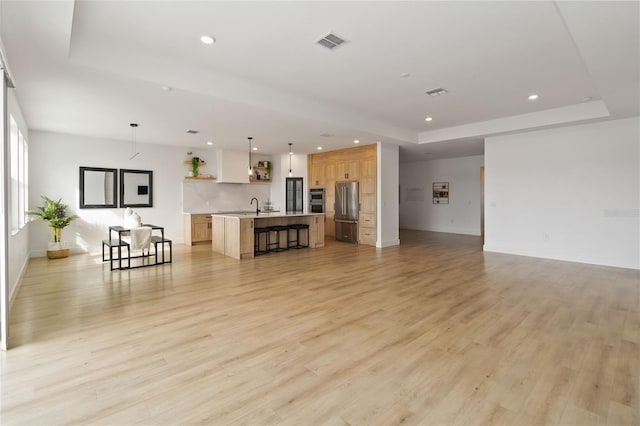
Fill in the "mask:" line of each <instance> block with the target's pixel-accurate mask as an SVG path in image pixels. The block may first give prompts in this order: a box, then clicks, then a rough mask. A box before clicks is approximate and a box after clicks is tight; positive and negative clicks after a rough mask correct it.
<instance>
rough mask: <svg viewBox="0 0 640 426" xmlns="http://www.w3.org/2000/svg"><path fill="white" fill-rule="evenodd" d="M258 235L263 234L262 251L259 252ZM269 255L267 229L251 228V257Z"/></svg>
mask: <svg viewBox="0 0 640 426" xmlns="http://www.w3.org/2000/svg"><path fill="white" fill-rule="evenodd" d="M260 234H264V235H265V237H264V250H260ZM267 253H269V228H253V255H254V256H258V255H261V254H267Z"/></svg>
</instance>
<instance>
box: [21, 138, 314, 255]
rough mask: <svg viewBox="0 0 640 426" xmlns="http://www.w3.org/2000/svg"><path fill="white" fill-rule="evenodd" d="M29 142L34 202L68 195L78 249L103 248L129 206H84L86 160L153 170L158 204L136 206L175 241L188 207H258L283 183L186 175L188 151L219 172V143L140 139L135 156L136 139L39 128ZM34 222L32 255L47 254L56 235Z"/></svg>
mask: <svg viewBox="0 0 640 426" xmlns="http://www.w3.org/2000/svg"><path fill="white" fill-rule="evenodd" d="M29 148H30V157H29V163H30V164H29V167H30V175H29V179H30V191H29V205H30V208H35V207H36V206H38V205H40V203H41V200H40V196H41V195H47V196H48V197H51V198H56V199H57V198H60V197H62V198H63V202H65V203H66V204H68V205H69V210H70V212H72V213H74V214H76V215H78V216H79V219H77V220H75V221H73V222H72V223H71V225H70V226H69V227H67V228H65V230H64V231H63V239H64V240H67V241H68V242H69V246H70V248H71V249H72V251H73V252H91V253H99V252H101V249H102V248H101V241H102V240H103V239H105V238H106V237H107V227H108V226H109V225H117V224H121V223H122V215H123V212H124V210H123V209H120V208H118V209H79V194H78V184H79V167H80V166H91V167H108V168H117V169H140V170H153V207H152V208H134V210H135V211H137V212H138V213H139V214H140V216H141V218H142V221H143V222H146V223H153V224H156V225H161V226H164V227H165V235H166V236H167V238H170V239H172V240H173V241H174V242H175V243H182V242H183V241H184V234H183V233H184V227H183V214H182V212H183V211H184V212H189V213H208V212H213V211H224V210H251V209H252V208H255V207H252V206H251V204H250V200H251V198H252V197H257V198H258V199H259V200H260V205H261V206H263V205H264V202H265V201H268V200H269V198H270V196H271V187H272V186H276V185H278V184H277V182H274V183H272V184H262V183H256V184H221V183H216V182H215V181H205V180H202V181H194V180H185V179H184V177H185V176H186V175H187V174H188V172H189V170H191V166H190V165H188V164H184V161H185V160H188V159H189V158H190V157H191V155H189V154H188V152H191V153H192V155H193V156H198V157H200V158H201V159H202V160H205V161H206V162H207V164H206V165H205V166H201V167H200V170H199V172H200V174H201V175H212V176H216V173H217V170H216V150H215V149H213V148H211V149H206V148H205V149H185V148H181V147H172V146H165V145H153V144H140V143H139V144H138V151H139V152H140V153H141V154H140V155H138V156H137V157H135V158H134V159H133V160H129V157H130V156H131V143H130V142H123V141H115V140H108V139H96V138H89V137H84V136H74V135H67V134H59V133H51V132H37V131H34V132H32V133H31V140H30V145H29ZM252 157H253V161H254V162H257V161H258V160H271V157H269V156H264V155H256V154H253V155H252ZM287 164H288V162H287ZM305 164H306V162H305ZM305 170H306V166H305ZM287 172H288V168H287ZM305 173H306V171H305ZM275 176H276V175H275V171H274V177H275ZM305 176H306V174H305ZM283 185H284V184H283ZM28 227H29V228H32V230H31V232H30V234H31V235H30V242H29V248H30V250H31V254H32V256H44V255H45V251H46V247H47V242H48V241H49V238H50V232H49V230H48V227H47V226H46V224H44V223H42V221H34V222H31V223H30V224H29V226H28Z"/></svg>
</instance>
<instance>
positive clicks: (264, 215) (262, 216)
mask: <svg viewBox="0 0 640 426" xmlns="http://www.w3.org/2000/svg"><path fill="white" fill-rule="evenodd" d="M211 216H218V217H235V218H239V219H269V218H274V217H296V216H298V217H300V216H324V213H283V212H271V213H262V212H260V214H259V215H256V214H255V212H253V213H214V214H212V215H211Z"/></svg>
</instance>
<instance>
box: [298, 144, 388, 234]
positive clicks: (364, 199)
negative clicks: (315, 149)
mask: <svg viewBox="0 0 640 426" xmlns="http://www.w3.org/2000/svg"><path fill="white" fill-rule="evenodd" d="M376 175H377V147H376V145H365V146H359V147H355V148H349V149H342V150H338V151H330V152H323V153H321V154H311V155H310V156H309V186H310V187H311V188H324V190H325V215H326V221H325V223H324V228H325V229H324V234H325V235H326V236H327V237H331V238H335V221H334V215H335V212H334V200H335V194H334V192H335V184H336V182H341V181H349V180H351V181H353V180H355V181H358V182H359V194H358V195H359V202H360V212H361V213H363V215H364V216H363V217H364V218H365V219H364V220H361V221H359V224H358V232H359V235H360V241H359V242H360V243H361V244H368V245H375V244H376V234H377V229H376V225H375V223H376V203H377V197H376V192H377V178H376Z"/></svg>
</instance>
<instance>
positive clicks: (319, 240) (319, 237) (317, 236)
mask: <svg viewBox="0 0 640 426" xmlns="http://www.w3.org/2000/svg"><path fill="white" fill-rule="evenodd" d="M324 219H325V218H324V217H322V216H314V217H313V218H312V219H311V220H313V222H314V223H315V226H310V227H309V229H310V231H309V232H311V229H313V232H314V242H315V245H316V247H317V246H318V245H321V247H324V236H325V229H324V226H325V222H324Z"/></svg>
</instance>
